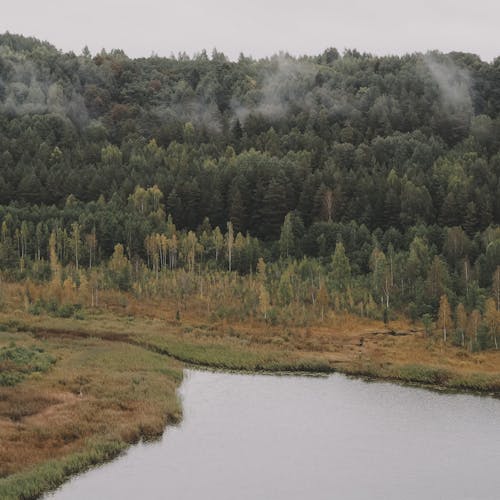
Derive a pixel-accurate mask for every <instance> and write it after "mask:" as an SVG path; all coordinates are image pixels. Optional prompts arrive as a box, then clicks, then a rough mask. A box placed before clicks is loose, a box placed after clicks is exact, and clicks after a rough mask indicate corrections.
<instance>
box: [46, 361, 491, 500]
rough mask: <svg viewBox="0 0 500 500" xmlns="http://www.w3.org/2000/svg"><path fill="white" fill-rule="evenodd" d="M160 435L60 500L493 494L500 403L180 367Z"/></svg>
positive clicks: (336, 379)
mask: <svg viewBox="0 0 500 500" xmlns="http://www.w3.org/2000/svg"><path fill="white" fill-rule="evenodd" d="M180 395H181V398H182V401H183V408H184V419H183V421H182V423H181V424H180V425H179V426H176V427H168V428H167V431H166V433H165V435H164V437H163V439H162V440H161V441H159V442H157V443H154V444H139V445H137V446H134V447H133V448H131V449H130V450H129V452H128V453H127V454H126V455H124V456H123V457H121V458H119V459H117V460H116V461H114V462H112V463H109V464H106V465H104V466H102V467H99V468H96V469H94V470H91V471H89V472H87V473H85V474H82V475H81V476H79V477H77V478H75V479H73V480H72V481H70V482H68V483H67V484H66V485H64V486H63V487H62V488H61V489H60V490H58V491H57V492H56V493H55V494H53V495H50V496H47V498H50V499H57V500H63V499H68V500H80V499H81V500H89V499H98V500H100V499H102V500H114V499H120V500H126V499H134V500H135V499H141V500H149V499H152V500H154V499H172V500H196V499H204V500H309V499H310V500H323V499H325V500H326V499H328V500H332V499H339V500H350V499H353V500H354V499H363V500H364V499H367V500H374V499H375V500H376V499H380V500H392V499H394V500H405V499H406V500H411V499H418V500H424V499H432V500H434V499H438V500H448V499H450V500H459V499H471V500H483V499H485V500H486V499H488V500H490V499H491V500H498V499H499V498H500V401H499V400H495V399H491V398H480V397H476V396H467V395H444V394H436V393H432V392H428V391H425V390H421V389H414V388H408V387H400V386H397V385H392V384H388V383H367V382H363V381H361V380H355V379H349V378H346V377H344V376H341V375H332V376H330V377H328V378H311V377H278V376H265V375H234V374H227V373H212V372H204V371H186V377H185V381H184V383H183V384H182V386H181V389H180Z"/></svg>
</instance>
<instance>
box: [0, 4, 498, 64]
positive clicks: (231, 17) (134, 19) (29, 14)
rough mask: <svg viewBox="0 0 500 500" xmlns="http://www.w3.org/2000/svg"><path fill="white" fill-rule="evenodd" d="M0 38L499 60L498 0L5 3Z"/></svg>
mask: <svg viewBox="0 0 500 500" xmlns="http://www.w3.org/2000/svg"><path fill="white" fill-rule="evenodd" d="M1 10H2V12H1V15H0V32H5V31H10V32H11V33H21V34H23V35H30V36H35V37H37V38H41V39H44V40H47V41H49V42H51V43H53V44H54V45H56V46H57V47H58V48H60V49H63V50H65V51H67V50H73V51H75V52H76V53H80V52H81V49H82V48H83V47H84V46H85V45H88V47H89V48H90V50H91V52H92V53H95V52H97V51H99V50H101V49H102V48H106V49H112V48H121V49H123V50H124V51H125V52H126V53H127V54H128V55H129V56H131V57H140V56H149V55H151V53H152V52H155V53H157V54H158V55H167V56H168V55H170V54H171V53H174V54H177V53H178V52H181V51H185V52H187V53H188V54H193V53H195V52H199V51H200V50H201V49H203V48H205V49H207V51H208V52H210V51H211V50H212V48H214V47H216V48H217V49H218V50H219V51H222V52H224V53H225V54H226V55H228V56H229V57H231V58H232V59H234V58H237V56H238V54H239V53H240V52H243V53H245V54H246V55H252V56H254V57H264V56H269V55H272V54H273V53H276V52H278V51H280V50H283V51H288V52H290V53H291V54H294V55H299V54H318V53H320V52H322V51H323V50H324V49H325V48H327V47H331V46H333V47H337V48H338V49H339V50H340V51H342V50H343V49H344V48H357V49H358V50H360V51H361V52H372V53H375V54H401V53H405V52H417V51H418V52H425V51H427V50H432V49H438V50H441V51H443V52H449V51H452V50H457V51H464V52H473V53H476V54H479V55H480V56H481V57H482V58H483V59H484V60H492V59H493V58H495V57H497V56H499V55H500V34H499V32H498V21H499V19H500V1H499V0H475V1H470V0H411V1H409V0H372V1H370V0H300V1H298V0H217V1H216V2H214V1H207V0H175V1H172V0H140V1H138V0H78V1H75V0H45V1H41V0H4V5H3V6H2V9H1Z"/></svg>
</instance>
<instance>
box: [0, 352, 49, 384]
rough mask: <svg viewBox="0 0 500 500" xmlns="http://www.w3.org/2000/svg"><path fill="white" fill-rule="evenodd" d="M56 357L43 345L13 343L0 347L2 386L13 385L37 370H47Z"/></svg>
mask: <svg viewBox="0 0 500 500" xmlns="http://www.w3.org/2000/svg"><path fill="white" fill-rule="evenodd" d="M55 361H56V360H55V358H54V357H53V356H51V355H49V354H47V353H45V352H44V350H43V349H42V348H41V347H38V346H32V347H21V346H16V345H15V344H11V345H10V346H8V347H2V348H1V349H0V386H12V385H16V384H17V383H19V382H21V381H22V380H23V379H24V378H25V377H26V376H28V375H29V374H31V373H35V372H44V371H47V370H48V369H49V368H50V366H51V365H52V364H54V363H55Z"/></svg>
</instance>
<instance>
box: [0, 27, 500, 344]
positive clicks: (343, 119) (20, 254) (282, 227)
mask: <svg viewBox="0 0 500 500" xmlns="http://www.w3.org/2000/svg"><path fill="white" fill-rule="evenodd" d="M499 89H500V59H499V58H497V59H496V60H495V61H493V62H492V63H486V62H483V61H481V60H480V59H479V58H478V57H477V56H475V55H472V54H464V53H450V54H447V55H445V54H440V53H437V52H436V53H429V54H426V55H421V54H412V55H407V56H403V57H375V56H372V55H369V54H360V53H358V52H357V51H355V50H349V51H345V52H344V53H343V54H340V53H339V52H338V51H337V50H335V49H328V50H326V51H325V52H324V53H323V54H321V55H319V56H317V57H312V56H311V57H301V58H293V57H290V56H288V55H286V54H281V55H279V56H275V57H272V58H269V59H263V60H259V61H256V60H253V59H251V58H248V57H245V56H241V57H240V58H239V60H238V61H237V62H231V61H229V60H228V59H227V58H226V57H225V56H224V54H221V53H219V52H217V51H214V52H213V53H212V54H211V56H210V57H209V56H208V55H207V54H206V53H205V52H202V53H200V54H198V55H196V56H194V57H192V58H190V57H188V56H186V55H185V54H181V55H179V56H178V57H171V58H159V57H150V58H147V59H129V58H128V57H127V56H126V55H125V54H124V53H123V52H122V51H119V50H114V51H111V52H109V53H107V52H104V51H103V52H101V53H99V54H96V55H92V54H90V53H89V51H88V50H86V49H84V50H83V52H82V54H80V55H75V54H73V53H66V54H65V53H62V52H60V51H58V50H57V49H56V48H54V47H53V46H51V45H50V44H48V43H45V42H39V41H37V40H35V39H31V38H24V37H20V36H15V35H11V34H5V35H1V36H0V221H1V224H2V225H1V235H0V237H1V239H0V267H1V270H2V274H3V276H4V278H7V279H12V280H23V279H28V280H30V281H33V282H41V283H51V284H52V285H51V286H52V287H53V288H54V290H56V289H57V290H59V288H58V287H62V286H63V285H64V283H65V282H66V283H67V287H66V288H67V290H66V291H67V294H66V296H70V294H69V290H70V289H71V287H72V286H74V287H75V290H79V289H80V287H81V286H83V289H85V288H86V287H87V288H89V289H90V290H92V293H91V295H90V296H89V297H90V302H91V303H92V304H94V303H95V301H96V299H97V295H98V291H99V290H102V289H105V288H119V289H123V290H127V291H132V292H133V293H136V294H139V295H141V294H154V293H161V294H165V293H167V294H168V293H174V292H172V291H168V287H167V286H166V285H165V286H164V285H161V286H160V285H159V283H163V282H164V283H168V284H169V286H174V288H175V287H176V288H177V290H184V288H186V291H185V293H194V292H193V290H198V288H199V287H200V286H201V285H200V284H199V280H200V279H201V280H202V281H203V280H209V281H207V282H204V285H205V287H208V288H209V289H210V290H218V289H219V286H222V287H223V288H224V287H225V286H226V284H228V283H229V284H231V285H230V286H231V287H233V288H231V290H232V291H231V294H229V295H227V294H226V292H227V290H226V292H224V293H223V294H222V295H221V296H224V297H226V298H227V297H229V296H231V297H234V298H237V300H236V299H235V300H236V302H238V303H239V304H240V306H238V307H240V310H239V311H240V312H239V313H238V314H243V315H247V314H253V315H262V314H264V316H265V318H266V319H269V318H272V317H273V316H275V315H280V314H281V315H282V316H283V317H284V315H286V314H288V313H287V312H286V311H288V309H289V308H290V307H292V309H293V310H294V313H293V314H294V315H295V316H294V317H298V316H300V314H302V313H300V311H301V310H302V309H301V308H302V307H305V308H306V309H307V310H311V311H314V314H316V315H320V316H321V317H323V315H324V314H325V311H328V310H329V309H331V308H333V309H336V310H346V311H347V310H348V311H351V312H356V313H358V314H361V315H373V316H377V317H382V316H385V317H386V319H390V317H391V315H392V314H393V311H401V312H404V313H406V314H408V315H409V316H411V317H412V318H414V319H418V318H424V319H425V321H426V324H428V323H429V321H431V320H436V321H437V320H439V321H441V323H443V322H444V323H445V324H446V326H445V330H446V331H447V332H449V331H458V332H459V334H458V337H459V341H460V343H462V344H465V343H466V340H467V339H466V337H467V335H468V334H467V335H466V333H464V332H466V331H467V332H470V331H471V328H472V327H470V326H467V325H469V318H472V317H473V318H475V319H474V322H473V324H474V325H476V326H475V327H474V329H473V330H474V331H475V334H474V336H473V337H474V342H473V344H474V345H480V344H481V342H482V344H481V345H485V346H486V345H493V344H494V343H495V342H496V341H494V340H492V339H493V337H492V336H491V335H490V336H488V335H489V334H488V335H486V334H485V335H482V334H481V331H482V330H481V328H483V330H484V332H491V331H492V326H491V325H493V323H492V321H491V317H492V316H491V315H492V314H493V313H492V311H493V309H492V306H491V304H492V303H493V304H494V306H495V307H494V309H495V310H496V311H497V312H498V310H499V309H500V299H499V296H498V295H499V292H498V288H499V285H498V274H499V266H500V228H499V226H498V225H499V222H500V115H499V113H500V90H499ZM259 262H260V263H261V264H260V268H261V270H260V276H261V278H260V280H261V281H260V284H258V285H256V284H255V283H257V282H256V276H258V275H259ZM263 266H264V267H265V269H266V270H265V273H264V272H263V271H262V268H263ZM230 271H231V272H230ZM234 271H236V272H237V274H235V273H234ZM68 280H69V281H68ZM169 280H170V281H169ZM172 280H173V281H172ZM196 280H198V281H196ZM210 280H211V281H210ZM174 282H175V285H173V283H174ZM82 283H83V285H82ZM196 283H198V285H196ZM224 283H226V284H224ZM90 284H91V285H90ZM228 286H229V285H228ZM202 288H203V286H202ZM58 293H59V292H58ZM176 293H177V292H176ZM182 293H183V294H184V292H182ZM196 293H198V292H196ZM206 293H208V292H206ZM227 293H229V292H227ZM59 295H60V298H61V300H62V298H63V297H64V296H65V295H64V294H62V295H61V294H59ZM56 296H57V294H56ZM443 297H445V298H446V301H447V303H448V305H449V311H450V314H451V316H450V317H451V318H452V323H453V326H452V327H449V325H450V322H449V320H448V319H449V318H448V316H447V315H446V314H445V312H446V311H445V309H446V307H444V305H443V304H444V299H443ZM214 300H215V298H214ZM217 300H218V299H217ZM491 301H493V302H491ZM28 302H29V303H31V300H30V299H29V298H28ZM86 302H89V301H87V300H86ZM266 304H267V305H266ZM440 304H441V307H440ZM56 305H57V304H56ZM51 307H52V306H51ZM54 307H55V306H54ZM311 307H312V309H311ZM220 308H222V309H224V304H220ZM283 311H285V312H283ZM443 311H444V312H443ZM488 311H489V312H488ZM463 313H464V314H465V315H466V317H467V321H465V323H464V320H463ZM304 314H305V313H304ZM308 314H309V313H308ZM297 315H298V316H297ZM478 315H479V316H478ZM459 317H461V318H462V320H460V321H461V322H460V325H461V326H460V327H458V326H456V323H457V321H458V318H459ZM439 318H441V319H439ZM443 318H444V319H443ZM486 318H490V319H486ZM495 318H496V321H497V323H498V317H497V316H495ZM445 320H446V321H445ZM441 323H439V324H440V325H441V327H442V324H441ZM436 324H437V323H436ZM464 325H465V326H464ZM481 325H482V326H481ZM488 325H489V326H488ZM450 328H451V329H450ZM460 332H462V333H460ZM481 335H482V336H481ZM469 337H470V335H469ZM469 337H467V338H469ZM482 338H484V339H489V340H487V341H484V342H483V341H480V339H482ZM469 345H470V347H471V348H472V343H470V344H469Z"/></svg>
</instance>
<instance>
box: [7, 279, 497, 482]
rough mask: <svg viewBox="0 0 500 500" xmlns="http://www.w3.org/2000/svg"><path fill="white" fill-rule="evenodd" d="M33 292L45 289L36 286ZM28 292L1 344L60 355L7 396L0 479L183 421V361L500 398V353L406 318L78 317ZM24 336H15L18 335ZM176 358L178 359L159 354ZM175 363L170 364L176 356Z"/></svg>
mask: <svg viewBox="0 0 500 500" xmlns="http://www.w3.org/2000/svg"><path fill="white" fill-rule="evenodd" d="M30 294H31V296H32V297H36V296H37V295H38V296H42V294H43V288H42V287H37V286H34V285H31V286H30ZM24 296H25V294H24V287H23V285H19V284H13V285H8V286H7V293H5V292H4V297H5V300H4V308H3V311H2V312H0V325H3V328H4V329H5V328H7V330H9V331H6V332H0V347H2V346H5V345H8V344H9V343H11V342H13V341H14V342H15V343H16V345H32V344H33V342H35V343H38V344H40V345H41V346H42V347H43V348H44V350H45V351H46V352H48V353H50V354H51V355H52V356H54V357H55V358H56V360H57V361H56V363H55V364H54V365H53V366H52V367H51V368H50V369H49V370H48V371H47V372H46V373H35V374H32V375H30V376H29V378H28V379H26V380H25V381H24V382H22V383H21V384H19V385H17V386H16V387H14V388H1V389H0V442H1V443H2V446H1V448H0V477H1V476H6V475H9V474H12V473H13V472H17V471H24V470H27V469H29V468H30V467H32V466H34V465H36V464H40V463H44V462H46V461H47V460H48V459H49V458H54V457H55V458H62V457H65V456H68V455H70V454H72V453H75V452H78V451H81V450H83V449H85V446H86V443H87V442H88V440H89V438H98V439H102V440H115V441H120V442H126V443H131V442H135V441H136V440H138V439H139V438H140V437H141V436H143V437H154V436H158V435H159V434H161V433H162V431H163V429H164V426H165V423H166V421H167V419H169V418H170V419H177V418H179V416H180V408H179V405H178V401H177V399H176V396H175V390H176V387H177V386H178V384H179V382H180V380H181V370H182V367H183V366H184V365H183V363H182V362H181V361H183V362H190V363H194V364H199V365H205V366H212V367H218V368H226V369H227V368H229V369H240V370H268V371H273V370H274V371H276V370H290V371H292V370H294V371H334V370H338V371H342V372H346V373H352V374H361V375H367V376H370V377H382V378H389V379H394V380H399V381H404V382H410V383H420V384H428V385H436V384H439V385H442V386H446V387H448V388H452V389H458V390H480V391H493V392H496V393H500V352H498V351H495V352H493V351H490V352H483V353H476V354H471V353H469V352H467V351H466V350H464V349H461V348H457V347H452V346H451V345H444V344H443V343H442V342H441V341H440V340H439V339H438V338H432V339H428V338H425V337H424V334H423V333H422V330H421V328H420V327H419V326H418V325H417V326H415V325H412V324H410V323H409V322H408V321H406V320H404V319H400V320H397V321H393V322H391V323H390V324H389V325H388V327H386V326H384V325H383V323H382V322H379V321H373V320H369V319H366V318H359V317H355V316H351V315H348V314H333V313H330V314H327V315H326V317H325V320H324V321H323V322H321V321H319V320H318V321H315V322H310V324H309V325H308V326H296V325H293V324H286V325H274V326H272V325H269V324H267V323H265V322H263V321H261V320H259V319H255V318H254V319H252V318H250V319H248V318H247V319H244V320H241V321H238V320H232V321H228V320H215V319H213V317H211V316H210V315H209V314H207V311H206V308H205V306H204V305H203V303H202V302H201V301H199V300H198V299H196V298H191V299H189V301H188V302H187V303H186V306H185V307H184V308H183V309H182V311H181V320H180V321H177V320H176V311H177V303H174V302H173V301H168V300H159V299H158V300H142V301H138V300H136V299H135V298H134V297H132V296H131V295H128V294H123V293H119V292H103V293H102V294H101V299H100V300H101V305H100V309H93V310H86V311H84V314H83V317H82V318H81V319H78V320H77V319H74V318H69V319H63V318H58V317H51V316H47V315H40V316H34V315H31V314H29V313H28V312H27V308H26V304H25V299H24ZM16 330H17V331H16ZM161 354H170V355H171V356H162V355H161ZM174 358H175V359H174Z"/></svg>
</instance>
